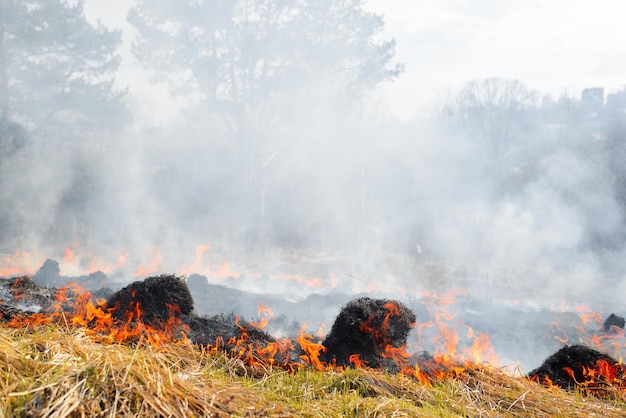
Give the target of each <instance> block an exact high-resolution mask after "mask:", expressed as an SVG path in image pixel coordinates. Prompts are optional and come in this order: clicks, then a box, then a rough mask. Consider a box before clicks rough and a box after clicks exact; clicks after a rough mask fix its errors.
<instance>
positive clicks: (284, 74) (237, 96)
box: [128, 0, 402, 234]
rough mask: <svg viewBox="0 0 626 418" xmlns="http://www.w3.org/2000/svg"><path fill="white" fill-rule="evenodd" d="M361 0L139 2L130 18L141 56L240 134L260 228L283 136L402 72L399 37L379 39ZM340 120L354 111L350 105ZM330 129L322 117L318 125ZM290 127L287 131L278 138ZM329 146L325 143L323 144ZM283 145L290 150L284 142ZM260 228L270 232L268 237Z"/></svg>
mask: <svg viewBox="0 0 626 418" xmlns="http://www.w3.org/2000/svg"><path fill="white" fill-rule="evenodd" d="M362 4H363V1H361V0H340V1H337V0H332V1H331V0H322V1H319V0H318V1H314V0H215V1H196V0H184V1H178V2H169V1H165V0H160V1H154V0H151V1H144V0H139V1H138V2H137V5H136V6H135V7H134V8H133V9H131V11H130V13H129V17H128V20H129V22H130V23H131V24H133V25H134V26H135V27H136V29H137V34H138V37H137V39H136V43H135V45H134V53H135V55H136V56H137V58H138V59H139V61H140V62H142V63H143V64H144V65H145V66H146V67H148V68H149V69H151V70H152V71H153V74H154V75H155V79H157V80H159V81H165V82H167V83H168V84H169V86H170V88H171V90H172V92H173V93H174V94H178V95H187V96H188V97H193V98H194V100H195V101H196V102H198V103H199V104H200V106H201V108H202V109H203V113H204V116H203V117H204V118H205V119H210V120H211V129H212V131H213V132H214V131H215V130H216V126H218V124H219V125H221V126H223V127H224V129H225V130H226V131H227V132H230V134H231V135H232V139H233V141H232V143H233V144H234V147H233V148H234V150H235V151H234V152H235V153H236V154H237V161H238V162H239V163H240V164H241V170H240V172H241V173H242V178H243V187H241V189H242V190H244V192H247V193H248V194H249V195H250V196H251V199H250V200H252V201H251V202H248V203H247V204H246V209H247V210H248V211H249V208H250V207H254V208H256V211H257V213H258V214H259V218H260V219H259V224H260V225H261V229H262V228H263V224H264V213H265V206H266V203H265V202H266V195H267V193H266V192H267V190H268V187H267V183H268V180H267V171H268V167H271V166H273V165H274V164H276V162H277V161H279V160H280V159H281V147H283V146H284V142H282V143H281V139H280V138H288V139H285V140H284V141H308V138H306V135H300V134H295V133H292V134H285V133H284V131H285V130H287V131H288V130H289V129H292V128H293V123H294V122H293V121H295V120H299V121H301V120H302V119H298V117H299V116H301V115H303V114H306V115H307V116H308V120H309V121H310V123H311V126H312V127H315V123H316V118H324V117H327V116H329V115H328V114H327V110H326V109H327V108H329V107H330V106H328V105H329V104H330V103H333V104H337V103H345V102H347V101H350V102H359V100H360V99H361V98H362V97H363V96H364V95H365V94H367V92H369V91H370V90H371V89H372V88H373V87H374V86H376V85H378V84H379V83H381V82H383V81H386V80H390V79H393V78H395V77H396V76H398V74H399V73H400V71H401V69H402V67H401V66H400V65H398V64H396V65H392V64H391V60H392V58H393V54H394V41H392V40H381V39H380V38H379V37H378V35H379V34H380V31H381V30H382V28H383V20H382V17H381V16H379V15H376V14H373V13H368V12H366V11H365V10H363V8H362ZM333 109H336V110H338V109H345V111H337V112H334V114H332V115H331V116H332V117H334V118H338V119H339V118H343V119H345V118H346V117H347V114H348V111H347V109H346V108H340V107H338V106H336V105H335V106H334V107H333ZM319 125H322V124H321V123H318V126H319ZM278 131H282V132H283V133H282V134H280V135H279V134H277V132H278ZM318 145H320V146H321V144H318ZM283 148H284V147H283ZM261 234H262V233H261Z"/></svg>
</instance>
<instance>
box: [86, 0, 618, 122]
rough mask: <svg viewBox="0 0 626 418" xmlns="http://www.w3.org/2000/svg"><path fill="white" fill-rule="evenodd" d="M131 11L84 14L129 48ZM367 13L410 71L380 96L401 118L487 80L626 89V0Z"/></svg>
mask: <svg viewBox="0 0 626 418" xmlns="http://www.w3.org/2000/svg"><path fill="white" fill-rule="evenodd" d="M132 3H133V1H132V0H107V1H104V0H86V2H85V12H86V14H87V17H88V19H90V20H92V21H96V20H100V21H101V22H102V23H103V24H105V25H107V26H111V27H120V28H122V29H123V30H124V33H125V37H126V39H125V46H126V48H128V46H129V45H130V42H131V39H130V38H131V37H132V31H131V29H130V27H129V26H128V24H126V22H125V17H126V13H127V11H128V8H129V7H130V5H131V4H132ZM364 7H365V8H366V9H367V10H370V11H372V12H375V13H378V14H382V15H383V16H384V19H385V32H384V33H383V34H382V36H383V37H384V38H387V39H388V38H394V39H395V40H396V61H397V62H401V63H404V65H405V71H404V73H403V74H402V75H401V76H400V77H399V78H398V79H397V80H395V81H394V82H392V83H387V84H386V85H383V86H381V88H380V90H379V92H378V94H377V96H376V97H377V98H379V99H382V100H383V101H384V102H385V108H386V109H387V110H388V112H389V113H390V114H391V115H393V116H396V117H398V118H401V119H410V118H412V117H413V116H416V115H417V116H419V115H421V114H424V113H428V112H430V111H432V110H434V109H436V108H437V106H438V104H439V103H441V101H442V100H443V99H444V98H445V97H446V96H447V95H449V94H451V93H452V92H454V91H457V90H458V89H460V88H461V87H462V86H463V84H464V83H466V82H468V81H471V80H479V79H484V78H489V77H500V78H509V79H517V80H520V81H522V82H524V83H525V84H526V85H527V86H528V87H529V88H530V89H533V90H538V91H539V92H540V93H546V94H551V95H553V96H555V97H558V96H559V95H561V94H568V95H574V96H579V95H580V92H581V91H582V89H584V88H587V87H604V88H605V92H607V93H609V92H611V91H615V90H617V89H619V88H621V87H622V86H623V85H624V84H626V54H624V51H626V25H624V22H623V14H622V13H618V12H617V11H619V10H621V7H622V3H621V2H620V1H619V0H596V1H590V0H550V1H540V0H517V1H502V0H438V1H431V0H367V1H365V3H364ZM124 60H125V61H124V64H123V66H122V71H123V72H122V75H121V76H120V83H122V84H127V85H128V86H129V87H130V90H131V92H133V93H135V95H136V96H142V97H145V96H151V97H150V100H151V102H152V103H154V104H155V106H156V105H157V104H158V103H161V105H162V106H166V103H165V102H163V89H154V88H153V87H151V86H150V85H149V83H148V80H147V78H146V76H145V74H144V73H143V72H142V71H141V69H140V68H139V67H138V66H136V65H135V64H133V62H132V57H131V56H130V54H129V53H128V51H127V52H126V53H125V54H124ZM154 110H155V109H151V112H149V113H150V114H155V111H154ZM159 113H160V112H156V114H157V115H159ZM156 118H157V119H159V118H160V116H156Z"/></svg>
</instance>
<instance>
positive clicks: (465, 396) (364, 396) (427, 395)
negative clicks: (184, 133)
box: [0, 324, 626, 417]
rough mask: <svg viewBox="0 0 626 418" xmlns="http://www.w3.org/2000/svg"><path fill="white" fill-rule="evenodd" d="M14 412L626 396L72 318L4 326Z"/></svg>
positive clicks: (485, 409) (261, 409) (174, 411)
mask: <svg viewBox="0 0 626 418" xmlns="http://www.w3.org/2000/svg"><path fill="white" fill-rule="evenodd" d="M0 353H1V354H0V362H1V364H2V365H1V368H0V370H1V372H2V379H1V381H0V399H2V405H1V407H0V414H1V415H2V416H33V417H78V416H111V417H113V416H141V417H152V416H218V417H221V416H224V417H226V416H242V417H243V416H250V417H251V416H276V417H288V416H304V417H337V416H359V417H366V416H371V417H375V416H380V417H383V416H384V417H387V416H396V417H402V416H423V417H573V416H590V417H591V416H603V417H621V416H624V414H626V400H625V399H626V397H625V396H624V395H625V394H624V393H623V392H621V391H617V390H611V389H610V388H609V389H608V390H606V391H604V392H603V395H602V396H601V397H600V396H591V395H587V394H584V393H582V392H580V391H572V392H568V391H564V390H561V389H557V388H548V387H544V386H542V385H539V384H537V383H534V382H531V381H529V380H527V379H525V378H524V377H522V376H520V375H519V374H517V375H516V373H512V372H510V371H509V372H505V371H504V370H501V369H496V368H492V367H490V366H488V365H484V366H480V367H475V368H471V369H467V370H465V371H463V372H461V373H459V375H458V376H456V377H452V378H447V379H445V380H443V381H434V382H431V383H430V384H429V383H424V382H422V383H420V382H418V381H417V380H416V379H414V378H410V377H405V376H402V375H389V374H385V373H382V372H380V371H374V370H364V369H347V370H324V371H316V370H312V369H310V368H305V369H302V370H300V371H298V372H296V373H289V372H286V371H284V370H276V369H271V368H267V367H265V368H264V367H250V366H246V365H244V364H243V363H242V362H241V361H240V360H238V359H234V358H229V357H227V356H225V355H224V354H223V353H216V352H207V351H205V350H202V348H200V347H198V346H190V345H188V344H185V343H169V344H165V345H161V346H154V345H148V344H146V343H144V342H142V341H138V342H136V343H134V344H130V345H128V344H126V345H122V344H115V343H110V342H106V341H103V339H102V338H98V337H97V336H94V335H88V334H86V331H85V329H84V328H81V327H71V326H64V325H62V324H61V325H60V324H55V325H45V326H36V327H32V328H18V329H14V328H8V327H0Z"/></svg>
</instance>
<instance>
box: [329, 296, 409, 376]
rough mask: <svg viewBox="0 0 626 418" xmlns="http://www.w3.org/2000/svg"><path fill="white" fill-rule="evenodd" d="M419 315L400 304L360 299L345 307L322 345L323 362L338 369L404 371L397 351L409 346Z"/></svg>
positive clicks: (381, 300) (365, 298)
mask: <svg viewBox="0 0 626 418" xmlns="http://www.w3.org/2000/svg"><path fill="white" fill-rule="evenodd" d="M415 320H416V318H415V314H414V313H413V312H412V311H411V310H410V309H409V308H407V307H406V306H405V305H403V304H402V303H400V302H397V301H393V300H387V299H371V298H367V297H363V298H359V299H356V300H353V301H351V302H349V303H348V304H347V305H345V306H344V307H343V308H342V309H341V311H340V312H339V315H338V316H337V319H335V322H334V324H333V326H332V328H331V330H330V332H329V334H328V336H327V337H326V338H325V339H324V341H323V342H322V345H323V346H324V347H325V351H324V352H322V353H321V355H320V360H322V361H324V362H326V363H329V364H336V365H338V366H349V365H355V363H358V364H362V365H364V366H367V367H372V368H383V369H386V370H388V371H391V372H398V371H400V369H399V366H398V364H397V362H396V361H395V360H394V353H393V351H394V350H400V349H403V348H404V347H405V346H406V341H407V337H408V335H409V332H410V331H411V329H413V327H415Z"/></svg>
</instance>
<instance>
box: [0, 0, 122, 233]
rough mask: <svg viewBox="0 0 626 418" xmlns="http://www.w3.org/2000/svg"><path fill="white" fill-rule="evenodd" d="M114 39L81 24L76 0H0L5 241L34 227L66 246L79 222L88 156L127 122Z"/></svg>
mask: <svg viewBox="0 0 626 418" xmlns="http://www.w3.org/2000/svg"><path fill="white" fill-rule="evenodd" d="M120 42H121V33H120V32H119V31H111V30H108V29H107V28H105V27H103V26H100V25H98V26H95V27H94V26H93V25H91V24H90V23H89V22H87V20H86V19H85V16H84V12H83V1H82V0H78V1H70V0H0V112H1V113H0V201H2V203H3V204H4V205H11V207H13V208H14V210H11V211H4V212H3V214H2V216H1V217H0V230H1V231H2V232H3V236H5V237H7V238H8V239H10V240H12V242H11V244H17V242H16V240H17V238H16V237H18V236H22V237H24V239H25V240H28V239H32V237H26V234H25V232H27V231H35V233H34V235H35V236H36V237H37V238H41V237H42V236H44V235H45V234H46V233H48V234H49V235H50V237H51V238H52V239H55V240H57V241H64V242H63V243H64V244H65V245H67V243H68V242H71V240H73V239H79V238H82V236H79V235H83V233H82V232H80V231H86V230H88V229H89V228H88V224H89V222H91V220H90V219H88V218H89V216H93V214H90V215H87V214H86V213H85V212H84V210H83V209H84V207H85V204H86V202H90V203H91V204H92V205H94V204H93V202H94V200H95V199H96V198H97V196H98V191H99V187H100V186H99V184H98V181H99V180H98V176H97V175H95V171H96V168H95V167H98V165H97V164H96V163H98V162H100V161H101V160H103V158H102V157H103V154H104V153H105V152H106V146H105V145H106V144H107V142H105V141H108V140H109V137H108V135H110V134H112V133H114V132H118V131H119V130H121V129H122V128H123V126H124V124H125V123H127V122H128V120H129V119H128V116H127V113H126V108H125V104H124V97H125V94H126V92H125V91H118V90H116V89H115V88H114V86H113V83H114V73H115V71H116V70H117V68H118V65H119V57H118V55H117V54H116V48H117V47H118V45H119V44H120ZM95 145H98V146H95ZM84 167H88V168H89V169H84ZM35 168H36V169H35ZM85 172H89V174H90V175H89V176H86V175H85V174H84V173H85ZM35 208H36V209H35ZM44 214H45V216H44ZM59 231H62V232H59ZM29 244H30V245H32V244H33V242H31V243H29Z"/></svg>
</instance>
